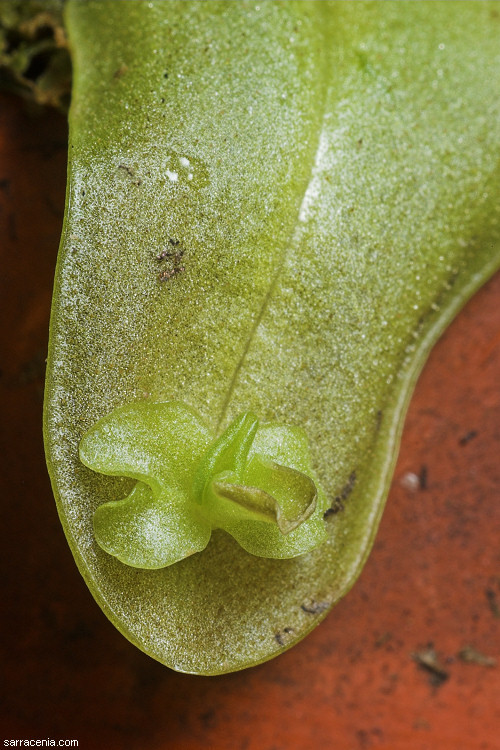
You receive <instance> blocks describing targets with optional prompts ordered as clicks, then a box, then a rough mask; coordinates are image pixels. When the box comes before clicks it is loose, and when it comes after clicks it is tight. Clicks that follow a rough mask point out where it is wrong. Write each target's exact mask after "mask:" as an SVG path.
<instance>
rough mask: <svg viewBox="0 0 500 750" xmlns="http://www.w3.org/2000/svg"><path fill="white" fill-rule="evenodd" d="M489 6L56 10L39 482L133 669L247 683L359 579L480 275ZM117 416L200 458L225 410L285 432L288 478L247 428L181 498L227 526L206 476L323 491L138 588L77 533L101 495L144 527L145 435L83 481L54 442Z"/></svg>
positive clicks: (217, 541)
mask: <svg viewBox="0 0 500 750" xmlns="http://www.w3.org/2000/svg"><path fill="white" fill-rule="evenodd" d="M495 8H496V4H493V3H489V2H484V3H483V2H482V3H476V2H459V3H455V2H425V1H423V2H418V3H397V2H367V3H365V2H356V3H351V2H326V1H325V2H300V1H299V2H293V1H290V2H286V3H277V2H267V1H266V0H264V1H262V0H260V1H259V2H236V3H235V2H209V3H200V2H184V1H182V2H180V1H179V2H177V1H175V0H172V1H171V2H162V1H158V0H156V1H155V0H151V2H137V0H127V2H122V3H118V2H114V0H111V1H110V2H108V1H107V0H99V1H96V0H89V1H85V2H78V1H74V2H73V1H70V2H69V3H68V5H67V16H66V18H67V28H68V32H69V36H70V42H71V48H72V50H73V62H74V71H75V75H74V89H73V100H72V109H71V113H70V160H69V182H68V199H67V209H66V218H65V225H64V232H63V237H62V242H61V251H60V257H59V262H58V268H57V275H56V283H55V291H54V303H53V314H52V322H51V339H50V351H49V360H48V370H47V390H46V402H45V438H46V446H47V457H48V464H49V468H50V473H51V477H52V482H53V485H54V490H55V494H56V497H57V502H58V507H59V512H60V515H61V520H62V522H63V525H64V528H65V532H66V534H67V537H68V540H69V543H70V545H71V548H72V550H73V553H74V555H75V558H76V560H77V562H78V565H79V566H80V569H81V571H82V573H83V575H84V576H85V579H86V581H87V582H88V585H89V587H90V589H91V591H92V592H93V594H94V596H95V597H96V599H97V600H98V602H99V604H100V605H101V606H102V608H103V609H104V611H105V612H106V613H107V614H108V616H109V617H110V618H111V619H112V621H113V622H114V623H115V624H116V626H117V627H118V628H119V629H120V630H121V631H122V632H123V633H124V634H125V635H126V636H127V637H128V638H129V639H130V640H132V641H133V642H134V643H135V644H137V645H138V646H139V647H140V648H142V649H143V650H144V651H146V652H147V653H148V654H150V655H151V656H152V657H154V658H155V659H158V660H159V661H161V662H163V663H165V664H167V665H169V666H171V667H173V668H175V669H178V670H182V671H187V672H197V673H203V674H214V673H221V672H227V671H231V670H236V669H241V668H243V667H246V666H249V665H252V664H255V663H258V662H261V661H264V660H266V659H269V658H270V657H272V656H273V655H274V654H276V653H279V652H280V651H281V650H283V647H289V646H291V645H292V644H293V643H295V642H296V641H297V640H299V639H300V638H302V637H303V636H304V635H305V634H306V633H307V632H309V631H310V630H311V628H312V627H314V625H316V624H317V622H319V621H320V620H321V619H322V617H324V616H325V615H326V612H327V610H328V609H329V608H330V606H331V605H333V604H334V603H335V602H336V601H338V600H339V598H340V597H342V596H343V595H344V594H345V593H346V592H347V591H348V589H349V588H350V587H351V586H352V585H353V583H354V581H355V579H356V577H357V576H358V574H359V572H360V570H361V569H362V566H363V563H364V562H365V560H366V558H367V555H368V553H369V550H370V548H371V545H372V542H373V539H374V536H375V533H376V529H377V526H378V522H379V519H380V516H381V513H382V509H383V505H384V501H385V497H386V495H387V489H388V486H389V482H390V478H391V474H392V468H393V466H394V461H395V456H396V452H397V446H398V442H399V435H400V432H401V428H402V423H403V417H404V413H405V410H406V405H407V403H408V400H409V397H410V394H411V391H412V388H413V384H414V382H415V379H416V377H417V375H418V372H419V371H420V368H421V367H422V365H423V362H424V360H425V358H426V356H427V353H428V352H429V350H430V347H431V346H432V344H433V342H434V341H435V340H436V338H437V337H438V336H439V335H440V333H441V332H442V331H443V329H444V327H445V326H446V324H447V323H448V321H449V320H450V319H451V318H452V317H453V315H454V314H455V313H456V311H457V310H458V309H459V308H460V307H461V306H462V305H463V304H464V302H465V300H466V299H468V298H469V297H470V295H471V294H472V293H473V292H474V291H475V290H476V289H477V288H478V287H479V285H480V284H482V283H483V282H484V281H485V280H486V279H487V278H488V277H489V276H490V275H491V274H492V273H493V271H494V270H495V269H497V268H498V266H499V264H500V238H499V231H500V221H499V219H500V216H499V213H500V201H499V200H498V196H499V192H500V191H499V187H500V176H499V169H498V164H499V142H500V137H499V136H500V100H499V97H498V91H499V90H500V47H499V45H498V35H499V19H498V17H497V15H498V14H496V13H494V12H492V11H493V10H495ZM138 401H140V402H144V403H146V404H150V403H151V404H153V403H155V402H182V403H184V404H186V405H187V406H188V407H189V409H192V410H193V412H192V413H193V415H195V414H196V415H199V419H200V420H201V421H202V422H203V423H204V424H206V425H207V430H208V431H209V432H210V441H209V442H210V445H208V446H207V448H206V451H210V450H211V449H210V446H212V445H213V436H216V435H224V431H225V430H226V429H227V428H228V426H230V425H231V424H232V423H234V421H235V419H236V418H237V417H238V415H239V414H242V413H243V414H247V413H249V412H250V413H252V414H255V415H256V417H258V419H259V422H260V423H264V424H265V423H268V424H269V425H274V424H276V423H277V424H280V425H281V424H282V425H291V426H292V428H291V429H297V430H302V431H303V432H301V433H300V434H301V435H307V439H308V442H309V446H310V452H311V456H310V463H308V461H309V459H308V458H307V456H306V455H305V451H306V450H308V449H306V448H305V447H304V449H303V450H304V453H303V455H302V454H301V456H302V457H301V456H299V457H298V458H296V463H295V464H294V463H290V462H288V461H287V460H286V455H285V456H284V457H283V456H281V455H280V454H281V451H282V448H281V444H280V437H279V436H278V433H275V432H273V431H272V430H271V429H269V430H268V431H267V433H265V430H264V428H263V429H262V430H260V429H258V430H257V432H256V433H255V436H254V440H253V442H252V443H251V447H250V448H249V450H248V453H247V454H246V456H245V455H244V454H245V450H246V448H244V449H243V448H241V446H240V448H238V450H236V446H235V445H233V446H232V448H230V447H229V444H230V443H231V441H229V444H228V445H227V446H226V449H227V454H226V452H225V449H221V452H220V454H217V455H215V454H212V455H211V458H210V461H209V463H210V462H212V463H210V466H208V465H207V467H205V468H206V471H205V472H203V471H201V472H200V474H199V475H197V476H198V480H199V486H200V487H203V492H204V493H205V492H206V493H207V495H206V497H207V498H208V499H210V501H211V502H214V503H217V502H220V503H229V502H231V501H230V500H228V499H227V498H226V497H222V496H219V495H218V494H217V486H216V487H215V490H216V491H215V492H214V486H213V482H214V480H213V478H212V479H211V480H210V481H208V480H209V478H210V477H212V470H213V469H214V467H215V468H217V469H219V468H220V471H219V474H220V476H219V480H217V481H220V482H222V484H224V483H226V485H231V484H232V485H236V486H237V487H240V488H242V487H247V486H250V487H252V486H253V485H252V483H251V482H250V483H248V484H247V482H246V480H242V478H241V467H242V466H243V465H244V469H243V471H245V470H246V467H248V465H249V464H250V465H252V464H251V462H252V457H253V456H254V455H255V456H259V457H261V456H262V457H264V458H265V457H266V456H267V457H270V456H271V457H272V458H271V460H272V462H274V463H276V464H278V465H279V466H285V467H289V468H291V469H296V470H297V471H300V472H302V473H303V474H306V475H309V476H310V478H311V479H312V481H313V482H314V484H315V485H316V486H317V487H319V486H321V488H322V490H320V489H318V497H317V499H316V503H317V507H316V510H315V511H314V512H313V513H312V515H311V516H310V518H309V519H307V520H306V521H305V522H304V523H302V524H300V525H299V526H298V527H297V528H296V529H294V530H292V531H289V532H288V533H286V534H283V533H282V532H281V531H280V530H279V528H278V527H277V525H276V524H275V523H269V522H268V521H267V520H263V521H256V522H254V528H255V534H252V535H251V539H250V540H248V535H247V536H245V533H244V532H243V529H242V528H240V525H242V524H244V523H247V524H248V519H247V521H243V520H238V519H236V517H235V519H234V522H231V528H229V526H228V525H226V529H227V530H215V531H213V533H212V537H211V539H210V542H209V543H208V545H207V546H206V548H205V549H204V550H203V551H202V552H199V553H197V554H193V555H190V556H189V557H187V558H186V559H183V560H181V561H180V562H177V563H175V565H170V566H168V567H165V568H162V569H158V570H138V569H135V568H132V567H131V566H130V565H125V564H123V563H122V562H120V561H119V560H118V559H117V558H116V556H115V555H116V553H117V552H118V553H119V554H122V555H126V554H128V552H129V550H127V535H128V530H127V527H126V526H125V527H124V529H123V537H122V542H121V543H120V549H118V547H117V548H116V549H115V552H114V553H113V555H111V554H108V553H107V552H105V551H104V550H102V549H101V547H100V546H99V544H98V543H97V541H96V537H95V534H94V526H93V518H94V514H95V513H96V511H97V510H98V508H101V507H102V508H103V509H104V508H105V507H106V505H107V504H108V503H113V502H117V499H118V498H124V497H125V496H126V495H127V494H129V493H130V492H131V490H132V485H131V482H130V479H126V478H124V477H125V476H132V475H133V476H134V477H135V478H136V480H137V481H138V482H139V483H140V484H139V485H138V486H137V489H136V490H135V492H136V493H137V506H138V507H139V506H140V507H144V506H141V502H142V501H144V502H145V504H146V505H147V502H148V500H147V498H148V490H146V489H145V487H150V488H151V491H155V490H156V487H155V485H154V483H153V479H152V477H153V476H154V477H156V476H158V477H160V479H158V480H157V482H158V492H159V491H160V489H161V488H163V487H165V488H167V486H168V487H170V485H169V484H168V477H169V476H171V475H172V474H171V473H170V472H169V469H168V467H165V468H164V470H163V469H161V471H160V473H158V475H157V472H156V469H157V467H156V465H155V466H154V467H153V464H154V462H155V459H153V458H151V456H150V453H149V447H148V446H150V443H149V442H148V441H150V440H152V441H153V442H154V439H153V438H152V437H151V436H148V435H146V434H145V435H144V445H142V444H141V441H137V442H136V443H134V445H135V446H136V447H129V448H127V447H126V446H124V447H123V455H121V449H120V451H118V452H116V454H115V455H114V457H113V458H112V460H113V461H114V462H115V466H116V476H104V475H101V474H98V473H96V472H95V471H92V470H90V469H89V468H87V467H86V466H84V465H83V464H82V462H81V461H80V459H79V457H78V445H79V443H80V440H81V438H82V436H83V435H84V434H85V433H86V432H87V431H88V430H89V429H92V428H93V425H95V424H97V423H98V421H99V420H100V419H101V418H103V417H105V415H110V414H113V413H114V410H115V409H117V408H121V407H123V406H124V405H127V404H132V403H135V402H138ZM193 420H194V416H193ZM188 421H189V420H188ZM134 429H135V428H134ZM242 429H243V428H242ZM245 429H246V427H245ZM243 432H244V430H243ZM264 433H265V434H264ZM290 434H291V433H287V434H286V435H285V433H284V432H283V433H282V436H283V440H284V442H285V443H286V442H287V441H289V440H291V439H292V438H291V437H290ZM294 439H295V438H294ZM296 439H297V441H298V442H299V443H300V445H302V438H301V437H299V433H297V437H296ZM266 441H268V442H269V444H271V443H272V444H273V445H276V447H277V450H276V451H269V450H267V449H266V450H263V449H261V447H259V443H260V444H261V445H263V444H264V443H265V442H266ZM132 442H133V441H132ZM153 447H154V446H153ZM185 448H186V450H185V451H184V449H183V456H182V460H181V461H180V464H182V465H185V464H186V462H187V463H189V460H190V458H189V456H188V455H187V454H188V453H189V452H190V450H191V449H188V446H187V445H186V446H185ZM179 450H181V449H180V448H179ZM239 450H241V453H238V451H239ZM301 450H302V449H301ZM206 451H204V452H203V455H206ZM291 452H292V453H293V451H291ZM283 453H285V454H287V453H290V451H288V450H285V448H283ZM299 454H300V450H299ZM179 456H180V454H179ZM95 459H96V462H98V461H99V458H98V456H97V455H96V456H95ZM197 461H198V457H196V466H199V464H198V463H197ZM186 465H187V464H186ZM194 465H195V457H194V456H193V460H192V463H191V465H190V472H191V471H196V467H195V466H194ZM255 465H256V466H257V463H256V464H255ZM96 466H97V463H96ZM307 466H312V467H313V472H312V473H311V474H308V472H307V470H306V469H307ZM124 467H125V468H127V472H124V471H123V468H124ZM152 467H153V468H154V471H151V469H152ZM160 468H161V467H160ZM129 469H130V470H131V471H132V474H129V473H128V471H129ZM179 471H181V469H179ZM255 472H256V474H259V470H258V469H255ZM188 473H189V472H187V471H186V474H185V481H184V480H182V481H181V480H179V482H178V484H179V495H178V497H183V492H184V488H186V492H187V474H188ZM271 474H272V472H271ZM271 479H272V477H271ZM271 479H270V480H269V481H270V482H271V484H273V481H274V480H273V481H271ZM160 480H161V481H160ZM143 485H144V487H143ZM216 485H217V482H216ZM219 489H220V487H219ZM260 489H263V491H264V492H266V490H265V488H260ZM224 491H225V492H226V490H225V489H224ZM232 491H233V492H237V493H239V492H240V490H232ZM165 492H167V490H166V489H165ZM243 492H244V491H243V490H241V493H243ZM211 493H212V494H211ZM212 495H213V496H212ZM305 495H307V489H306V492H305ZM209 496H210V497H209ZM239 499H241V496H239ZM275 499H276V498H275ZM243 500H244V502H243V505H244V504H245V503H246V504H247V506H248V504H252V502H256V503H258V502H261V507H262V505H264V506H265V505H266V502H267V500H266V499H265V498H264V497H263V496H260V497H259V498H257V497H256V496H255V493H254V496H253V497H250V498H249V497H248V495H247V497H246V498H243ZM118 502H121V500H118ZM135 502H136V501H135V500H134V503H135ZM179 502H180V501H179ZM281 502H283V498H281ZM305 502H306V501H305V500H304V504H305ZM278 504H280V501H278ZM233 505H235V503H233ZM203 507H204V506H203V502H202V503H201V504H200V508H201V511H202V512H203ZM242 507H243V506H242ZM214 508H215V506H213V507H211V509H210V512H214ZM319 509H322V510H323V509H324V511H323V513H320V512H319ZM243 511H244V508H243V510H242V512H243ZM101 512H102V513H104V512H108V511H104V510H103V511H99V513H101ZM139 515H140V513H139ZM323 515H324V517H323ZM146 516H147V513H146ZM285 517H286V518H287V519H290V518H293V514H290V515H289V514H288V512H287V511H286V512H285ZM97 518H98V515H96V519H97ZM164 523H165V524H166V525H167V526H168V521H165V518H164V517H162V518H158V519H157V523H156V524H155V528H161V527H162V524H164ZM307 528H309V529H310V532H308V533H311V536H312V537H315V536H316V532H317V533H318V534H319V533H320V529H321V530H322V532H321V533H324V534H325V535H326V539H325V541H324V542H323V543H321V544H319V546H314V544H313V541H314V540H312V539H311V540H310V542H311V551H310V552H307V553H306V554H301V555H300V554H299V555H298V556H297V557H294V558H292V559H278V560H276V559H267V558H266V557H259V556H256V554H255V553H256V551H257V550H258V549H259V545H260V548H261V549H262V554H264V555H265V554H266V548H267V547H268V546H269V545H272V544H274V543H275V541H276V540H274V539H271V538H270V537H272V536H273V535H278V536H279V537H280V539H281V540H282V542H281V543H282V544H284V545H290V547H293V546H294V544H295V543H296V540H297V538H298V537H300V535H301V534H305V533H306V532H305V531H304V529H307ZM227 531H230V533H227ZM240 532H241V533H240ZM231 534H232V535H233V536H234V537H235V538H232V536H231ZM144 535H145V537H147V534H146V528H145V526H144ZM268 535H269V538H268ZM294 540H295V541H294ZM101 541H103V540H102V539H101ZM301 541H302V542H304V540H303V539H302V540H301ZM306 541H307V540H306ZM242 544H247V545H250V546H251V547H252V552H253V553H254V554H249V553H248V551H246V550H245V549H244V548H243V547H242ZM160 546H161V545H160ZM186 549H187V546H186ZM292 551H293V550H292ZM214 623H216V627H215V626H214ZM331 627H333V628H334V627H335V622H334V621H333V622H332V624H331ZM276 633H281V634H283V633H286V638H285V636H283V637H280V639H278V640H277V639H276V637H275V636H276ZM281 643H284V646H282V645H281Z"/></svg>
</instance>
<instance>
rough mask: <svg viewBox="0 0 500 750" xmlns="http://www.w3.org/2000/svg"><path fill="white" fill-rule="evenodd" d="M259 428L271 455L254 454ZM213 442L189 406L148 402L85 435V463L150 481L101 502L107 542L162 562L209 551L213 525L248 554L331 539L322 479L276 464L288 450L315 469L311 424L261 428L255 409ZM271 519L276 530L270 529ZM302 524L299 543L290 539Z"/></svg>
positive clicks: (136, 561)
mask: <svg viewBox="0 0 500 750" xmlns="http://www.w3.org/2000/svg"><path fill="white" fill-rule="evenodd" d="M259 432H260V433H263V437H264V439H260V440H259V441H258V442H257V443H256V444H257V446H258V448H259V450H261V451H264V455H256V454H254V453H251V449H252V445H253V444H254V443H255V441H256V438H257V436H258V435H259ZM270 436H274V440H273V439H272V438H271V439H270ZM210 442H212V440H211V438H210V434H209V432H208V430H207V428H206V427H205V425H204V424H203V423H202V421H201V420H200V419H199V418H198V417H197V416H196V415H195V414H193V411H192V409H190V408H188V407H186V406H185V405H184V404H181V403H176V402H173V403H163V404H151V403H147V402H142V403H141V402H138V403H134V404H128V405H125V406H121V407H118V408H117V409H115V410H114V411H113V412H112V413H111V414H109V415H107V416H106V417H104V418H102V419H100V420H99V422H98V423H97V424H96V425H94V426H93V427H92V428H91V429H90V430H89V431H88V432H87V433H86V434H85V435H84V437H83V439H82V441H81V442H80V458H81V460H82V461H83V463H84V464H85V465H86V466H88V467H89V468H91V469H93V470H94V471H99V472H102V473H103V474H108V475H116V474H117V475H125V476H127V477H133V478H135V479H138V480H141V481H138V482H137V484H136V485H135V487H134V488H133V490H132V492H131V493H130V494H129V495H128V497H126V498H124V499H122V500H120V501H118V502H117V501H112V502H107V503H104V504H103V505H101V506H99V507H98V508H97V510H96V512H95V514H94V532H95V537H96V540H97V543H98V544H99V546H100V547H101V548H102V549H104V550H105V551H106V552H108V553H110V554H112V555H114V556H115V557H117V558H118V559H119V560H121V561H122V562H124V563H126V564H127V565H131V566H132V567H137V568H144V569H158V568H163V567H166V566H168V565H172V564H173V563H176V562H179V560H183V559H184V558H186V557H189V556H190V555H193V554H195V553H196V552H200V551H201V550H203V549H204V548H205V547H206V546H207V544H208V541H209V539H210V535H211V531H212V529H213V528H221V529H224V530H226V531H228V532H229V533H230V534H232V535H233V536H234V537H235V538H236V539H237V540H238V541H239V542H240V544H241V545H242V546H243V547H244V548H245V549H246V550H247V551H248V552H252V553H253V554H256V555H261V556H264V557H272V558H278V559H279V558H287V557H295V556H296V555H299V554H304V553H305V552H308V551H310V549H312V548H313V547H315V546H318V545H319V544H321V543H322V542H323V541H324V540H325V537H326V533H325V528H324V523H323V512H324V509H325V508H324V500H323V503H321V504H317V503H316V499H317V497H318V489H317V488H316V485H315V483H314V481H313V480H312V479H311V478H310V476H308V475H306V474H305V473H303V472H302V471H299V470H297V469H294V468H291V467H288V466H280V465H279V464H276V463H275V461H274V459H275V457H276V455H279V456H280V458H281V459H282V460H285V461H287V462H288V463H290V464H293V465H297V464H300V465H301V467H302V468H303V471H305V472H307V473H308V474H311V473H312V472H311V467H310V457H309V454H308V446H307V437H306V436H305V435H304V434H303V432H302V431H301V430H299V429H297V428H288V427H285V426H281V425H263V426H262V427H260V428H259V423H258V419H257V418H256V417H255V416H254V415H253V414H243V415H242V416H241V417H239V418H237V419H236V420H235V421H234V422H233V423H232V424H231V425H229V427H228V428H227V429H226V430H225V431H224V433H223V435H221V436H220V438H219V439H218V440H216V441H215V442H213V444H212V446H211V447H209V445H210ZM249 456H251V457H250V459H249ZM241 482H244V483H245V485H244V486H242V485H241ZM239 483H240V484H239ZM321 496H322V498H323V499H324V495H321ZM314 511H316V518H312V519H311V520H310V521H309V519H310V517H311V516H312V515H313V513H314ZM262 521H265V522H267V523H272V524H275V527H276V528H275V529H273V530H269V529H266V528H264V529H262V528H261V526H262ZM302 524H304V527H303V528H302V529H301V530H300V533H299V532H297V533H296V534H295V535H294V537H293V541H292V542H290V541H289V540H285V539H284V538H283V535H284V534H288V533H289V532H291V531H294V530H295V529H297V528H298V527H299V526H300V525H302ZM255 539H259V542H258V543H257V544H256V543H255ZM264 539H265V543H264V544H263V540H264Z"/></svg>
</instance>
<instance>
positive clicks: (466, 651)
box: [457, 646, 497, 667]
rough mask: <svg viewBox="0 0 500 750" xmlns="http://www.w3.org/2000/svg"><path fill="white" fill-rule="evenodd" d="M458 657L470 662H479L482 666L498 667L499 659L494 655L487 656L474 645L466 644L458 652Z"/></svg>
mask: <svg viewBox="0 0 500 750" xmlns="http://www.w3.org/2000/svg"><path fill="white" fill-rule="evenodd" d="M457 656H458V658H459V659H461V660H462V661H465V662H467V663H468V664H479V666H481V667H496V665H497V660H496V659H494V658H493V657H492V656H486V655H485V654H482V653H481V652H480V651H478V650H477V649H475V648H474V646H464V647H463V648H462V649H460V651H459V652H458V654H457Z"/></svg>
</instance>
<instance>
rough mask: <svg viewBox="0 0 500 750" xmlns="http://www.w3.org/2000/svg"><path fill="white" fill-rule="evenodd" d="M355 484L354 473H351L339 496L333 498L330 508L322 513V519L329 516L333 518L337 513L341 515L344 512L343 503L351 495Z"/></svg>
mask: <svg viewBox="0 0 500 750" xmlns="http://www.w3.org/2000/svg"><path fill="white" fill-rule="evenodd" d="M355 484H356V472H355V471H353V472H352V473H351V475H350V476H349V479H348V480H347V482H346V484H345V485H344V486H343V488H342V490H341V492H340V494H339V495H337V496H336V497H335V498H334V500H333V502H332V504H331V506H330V507H329V508H328V509H327V510H325V512H324V513H323V518H324V519H327V518H330V517H331V516H334V515H336V514H337V513H341V512H342V511H343V510H344V508H345V504H344V503H345V501H346V500H347V498H348V497H349V495H350V494H351V492H352V491H353V489H354V485H355Z"/></svg>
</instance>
